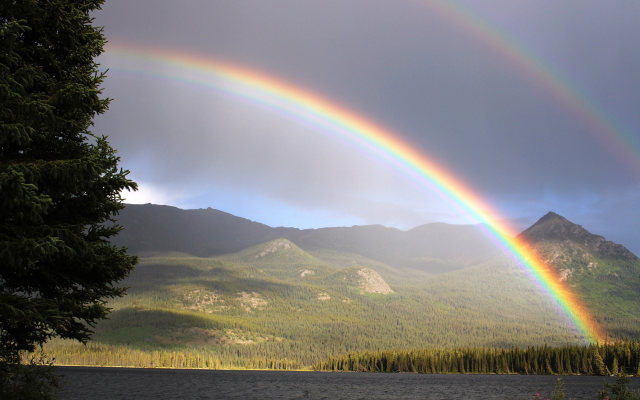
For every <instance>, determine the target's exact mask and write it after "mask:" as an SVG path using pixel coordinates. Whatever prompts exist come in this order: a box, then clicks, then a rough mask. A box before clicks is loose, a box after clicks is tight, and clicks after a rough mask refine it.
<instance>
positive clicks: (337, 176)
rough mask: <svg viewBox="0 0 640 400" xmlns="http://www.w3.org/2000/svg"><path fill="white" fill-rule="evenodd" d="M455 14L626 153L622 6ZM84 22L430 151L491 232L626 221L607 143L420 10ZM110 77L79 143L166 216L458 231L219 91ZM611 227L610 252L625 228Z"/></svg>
mask: <svg viewBox="0 0 640 400" xmlns="http://www.w3.org/2000/svg"><path fill="white" fill-rule="evenodd" d="M463 3H466V4H465V5H464V6H463V7H467V8H466V9H467V10H469V11H470V12H471V13H472V14H475V15H477V16H479V17H480V18H482V19H484V20H486V21H488V22H489V23H490V24H492V25H493V26H495V27H497V29H498V30H499V31H502V32H508V33H509V35H511V37H512V39H513V40H514V43H517V44H518V46H520V47H521V48H522V49H523V51H528V54H529V55H530V56H531V57H534V58H536V59H538V60H541V62H543V63H544V65H546V66H547V67H549V68H550V70H552V71H554V73H556V74H557V76H558V79H560V80H561V81H562V82H565V83H566V84H567V85H570V86H571V87H572V88H574V89H575V90H576V91H577V92H578V93H579V96H580V97H581V98H584V99H588V102H589V104H590V105H591V106H592V107H593V108H594V109H597V110H599V111H600V112H601V113H602V115H603V116H604V118H605V119H607V120H608V121H610V122H612V123H614V124H615V125H616V126H617V128H618V129H619V130H620V132H621V133H622V134H623V135H626V138H625V140H626V141H627V143H629V145H630V146H632V148H635V149H636V151H637V149H640V135H638V134H637V132H638V129H639V127H640V115H639V114H638V113H637V109H636V105H637V104H640V54H639V53H638V52H637V48H638V47H639V45H640V27H639V26H638V24H637V21H638V19H640V6H639V5H638V3H637V2H634V1H621V2H616V3H615V4H611V3H607V4H605V3H603V2H600V1H584V2H581V3H580V7H576V5H575V3H573V2H537V1H525V0H519V1H515V2H514V1H501V2H481V3H478V2H475V1H473V2H461V3H460V4H463ZM96 18H97V23H98V24H101V25H104V26H105V32H106V35H107V37H108V38H109V39H110V40H111V41H114V42H131V43H137V44H139V45H143V46H144V45H148V46H153V47H163V48H174V49H181V50H184V51H191V52H195V53H198V54H201V55H203V56H205V57H212V58H222V59H229V60H233V61H234V62H236V63H239V64H244V65H247V66H249V67H251V68H255V69H257V70H261V71H263V72H264V73H267V74H272V75H274V76H278V77H281V78H282V79H286V80H288V81H291V82H293V83H296V84H298V85H300V86H303V87H306V88H308V89H309V90H311V91H315V92H318V93H320V94H322V95H324V96H326V97H327V98H330V99H333V100H335V101H338V102H339V103H341V104H344V105H345V106H347V107H349V108H351V109H353V110H354V111H356V112H358V113H361V114H362V115H365V116H368V117H370V118H372V119H373V120H375V121H377V122H380V123H381V124H383V125H384V126H387V127H388V128H390V129H392V130H394V131H395V132H397V134H398V135H399V136H400V137H402V138H403V139H404V140H406V141H408V142H410V143H412V144H413V145H414V146H415V147H416V148H418V149H420V151H422V152H424V153H425V154H429V155H430V156H431V157H433V159H434V160H436V161H437V162H439V163H441V164H442V165H444V166H445V167H446V168H447V169H449V170H451V171H452V172H453V173H455V174H456V175H457V176H459V177H460V178H461V179H462V180H463V181H465V182H468V183H469V184H470V185H471V186H472V187H473V188H475V189H476V190H477V191H478V192H479V193H480V194H481V196H482V197H484V198H486V199H487V200H488V201H489V202H490V203H491V204H493V205H494V206H495V207H496V208H497V209H499V210H501V211H503V212H504V213H505V214H507V215H506V217H509V218H521V219H522V220H526V219H527V218H531V217H532V216H535V215H538V214H539V213H540V212H546V211H547V210H549V209H556V210H557V211H558V212H561V213H562V210H566V211H568V212H569V213H571V210H576V209H579V208H584V209H585V211H584V212H581V213H575V212H574V214H575V215H576V219H577V220H576V222H579V223H580V222H581V221H580V220H579V219H582V220H583V221H591V222H589V223H590V224H591V226H593V227H594V230H595V231H596V232H597V231H598V230H600V231H607V232H611V235H612V236H615V234H614V233H613V232H612V229H609V228H608V227H609V223H610V221H633V222H638V220H639V219H640V211H639V210H637V207H634V206H633V205H632V203H633V201H632V200H625V201H626V203H624V204H625V206H626V207H621V204H617V203H616V201H621V200H619V199H620V198H624V199H636V198H637V196H638V193H640V188H639V187H638V181H639V178H640V171H637V170H636V171H634V170H633V169H632V168H630V167H629V166H628V165H627V164H625V163H624V162H623V160H621V158H620V156H619V154H617V153H616V151H615V150H614V151H612V150H610V149H609V148H608V147H607V146H606V144H607V141H608V140H610V138H609V139H607V138H604V139H603V138H602V137H601V136H598V135H599V134H598V133H596V134H595V135H594V133H593V132H592V131H593V127H590V126H589V125H588V124H586V123H585V119H584V118H583V116H581V115H575V114H572V113H571V112H569V109H568V108H567V107H565V106H563V103H562V102H561V101H558V99H557V98H556V97H554V94H553V92H552V91H550V90H549V88H548V86H546V83H544V82H540V81H537V80H535V79H532V77H531V75H530V74H528V73H527V72H526V70H523V69H522V68H521V66H519V65H518V64H517V62H516V63H514V62H513V61H512V60H511V61H510V60H509V59H508V58H505V57H504V56H503V55H502V54H501V53H500V52H498V51H496V49H495V47H492V45H491V43H490V42H487V41H485V40H482V38H481V37H477V35H476V36H475V37H474V35H473V34H472V31H470V30H468V29H465V27H464V26H462V25H460V24H459V23H457V22H456V21H455V20H454V19H451V18H449V17H447V16H446V15H445V14H442V13H440V12H439V11H438V9H437V7H434V6H433V4H432V3H430V2H429V1H425V2H409V1H407V2H403V1H395V2H389V1H382V0H379V1H363V0H362V1H360V0H359V1H349V2H345V1H337V0H336V1H322V2H299V1H294V0H274V1H270V2H264V1H257V0H256V1H215V2H210V1H204V0H202V1H195V0H190V1H181V2H174V1H157V0H137V1H134V2H131V1H126V0H111V1H109V2H108V3H107V4H106V5H105V7H104V10H103V11H102V12H100V13H98V14H96ZM110 67H111V71H110V73H109V76H110V77H109V79H108V80H107V81H106V82H105V92H106V94H108V95H109V96H111V97H113V98H114V99H115V100H114V103H113V104H112V107H111V110H110V111H109V112H108V113H107V114H106V115H104V116H101V117H100V118H99V119H98V121H97V125H96V129H97V130H98V131H99V132H104V133H107V134H109V135H110V137H111V140H112V142H113V144H114V146H115V147H116V148H118V150H119V152H120V154H121V155H122V157H123V160H124V162H125V165H127V166H128V167H129V168H131V169H132V171H133V173H134V176H135V177H136V179H138V180H140V181H141V182H145V183H147V184H153V185H155V186H154V187H156V188H161V187H164V188H165V189H166V191H167V192H171V193H173V194H174V196H173V197H172V198H175V197H176V196H177V195H176V193H181V195H180V196H182V197H181V198H183V200H182V204H191V205H199V206H208V205H211V206H215V204H217V203H220V202H221V203H224V204H234V201H233V200H232V199H233V198H238V199H239V198H240V197H242V196H244V197H246V196H253V197H255V198H256V199H261V200H263V201H264V202H265V204H267V203H268V204H271V206H273V207H274V210H276V209H279V210H280V211H277V212H276V211H274V213H273V214H274V215H276V214H277V215H281V214H282V215H285V214H286V213H285V212H284V211H282V210H286V209H290V210H297V211H295V212H293V211H292V214H291V215H294V214H295V215H303V214H304V213H305V212H308V215H310V216H312V217H309V219H308V220H305V221H303V220H304V218H302V217H300V218H301V221H300V224H302V225H304V224H314V223H316V224H322V220H323V218H327V219H328V220H331V221H340V219H341V218H342V219H343V220H344V221H356V222H358V223H382V224H387V225H398V226H404V227H409V226H413V225H417V224H419V223H422V222H428V221H435V220H445V221H448V222H464V221H461V220H460V217H459V212H458V210H457V209H455V208H452V207H451V206H450V205H449V204H448V202H447V201H443V200H442V199H440V198H439V196H438V195H436V194H434V193H433V192H432V191H430V190H428V189H427V190H425V189H424V188H420V187H418V186H417V185H416V184H415V183H413V182H412V181H411V180H410V179H408V178H407V176H406V175H405V174H403V173H401V172H400V171H398V170H397V169H394V168H390V167H389V164H387V163H384V162H381V160H380V159H379V158H377V157H375V156H372V155H371V154H368V153H366V152H363V151H361V150H360V149H359V148H358V147H357V146H355V147H354V146H353V145H350V144H348V143H345V142H342V141H340V140H337V139H335V138H334V137H332V136H331V135H328V134H327V133H326V132H319V131H318V130H317V129H314V128H313V127H310V126H308V125H305V124H303V123H300V122H299V121H295V120H291V119H290V118H286V117H285V116H283V115H280V114H278V113H277V112H274V111H273V110H269V109H265V108H261V107H258V106H256V105H255V104H251V103H247V102H245V101H242V100H241V99H238V98H234V96H230V95H228V94H224V93H220V92H215V91H213V90H204V89H202V88H198V87H194V86H190V85H187V84H181V83H179V82H172V81H169V80H165V79H158V78H153V77H150V76H134V75H132V74H128V73H125V72H123V71H119V70H118V68H117V66H110ZM636 156H637V157H640V153H637V154H636ZM623 192H624V193H625V195H624V196H621V195H620V193H623ZM234 196H235V197H234ZM165 197H167V196H165ZM169 197H171V196H169ZM223 198H224V199H226V200H224V201H222V200H220V199H223ZM588 199H597V201H594V202H593V204H592V203H589V200H588ZM585 202H587V203H589V204H592V205H590V206H589V207H587V206H584V204H585ZM205 203H209V204H205ZM236 203H237V204H246V205H247V206H246V207H249V205H250V206H251V207H258V205H257V204H256V203H254V202H253V201H250V200H246V199H243V200H238V201H236ZM613 204H617V206H614V205H613ZM227 211H230V212H233V211H234V209H229V210H227ZM243 212H245V215H244V216H247V217H253V218H258V217H261V218H262V217H263V216H264V215H265V213H267V212H266V211H264V210H260V211H255V210H254V211H252V210H249V209H247V208H243ZM297 213H300V214H297ZM254 215H255V217H254ZM568 217H570V216H569V215H568ZM312 220H313V221H312ZM598 221H600V222H598ZM585 225H586V224H585ZM619 226H620V230H621V231H623V232H627V233H625V234H623V235H619V236H617V237H620V238H621V239H620V240H622V239H624V238H625V237H627V236H628V235H630V234H629V233H628V232H630V230H631V226H630V224H619ZM635 246H637V247H636V249H638V250H640V245H638V244H635ZM636 251H637V250H636Z"/></svg>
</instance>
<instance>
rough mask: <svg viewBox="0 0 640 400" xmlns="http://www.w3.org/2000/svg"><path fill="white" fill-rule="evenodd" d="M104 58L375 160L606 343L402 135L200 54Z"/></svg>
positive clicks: (510, 239) (499, 225) (482, 210)
mask: <svg viewBox="0 0 640 400" xmlns="http://www.w3.org/2000/svg"><path fill="white" fill-rule="evenodd" d="M102 57H103V58H102V59H101V60H100V62H102V63H104V64H108V66H109V67H111V68H116V69H123V70H128V71H133V72H142V73H145V74H149V73H151V74H156V75H159V76H163V77H168V78H171V79H178V80H181V81H185V82H190V83H193V84H197V85H204V86H207V87H211V88H215V89H217V90H222V91H225V92H229V93H232V94H234V95H239V96H242V97H245V98H248V99H250V100H251V101H252V102H258V103H260V104H264V105H266V106H269V107H272V108H273V109H276V110H278V111H280V112H283V113H285V114H286V115H288V116H291V117H293V118H297V119H300V120H303V121H306V122H308V123H310V124H313V125H317V126H320V127H321V128H323V131H325V132H329V133H332V134H334V135H336V136H339V137H341V138H343V139H346V140H349V141H351V142H353V143H356V144H357V146H359V147H364V148H365V149H367V150H369V151H373V152H375V153H376V154H377V155H379V156H380V157H383V158H384V159H385V160H387V161H390V162H392V163H393V164H394V165H395V166H397V167H399V168H401V169H402V170H403V171H405V172H406V173H408V174H410V175H411V176H412V177H413V178H414V179H416V180H418V182H420V183H421V184H423V185H427V186H428V187H430V188H432V189H435V190H436V192H437V193H439V194H441V195H443V196H445V197H446V198H448V199H449V200H450V202H451V203H453V204H455V205H457V206H458V207H459V208H461V209H463V210H464V211H465V212H466V213H468V214H469V215H470V216H472V217H473V218H475V219H476V220H477V221H478V222H481V223H482V224H484V226H485V227H486V229H488V231H489V232H490V234H491V235H492V236H493V237H494V238H495V239H497V241H498V242H499V243H500V244H502V245H503V246H504V247H505V248H506V249H508V251H509V252H510V253H511V254H512V255H513V256H514V258H515V259H516V260H517V261H518V264H519V265H521V266H522V268H523V269H524V270H525V272H527V273H528V274H529V275H530V277H531V278H532V279H533V280H534V281H535V282H537V283H538V284H539V285H540V286H541V287H542V288H543V290H544V291H545V292H546V293H548V294H549V295H550V296H551V297H552V298H553V299H554V300H555V302H556V303H557V304H558V306H559V307H560V308H561V309H562V310H563V312H564V313H565V314H566V315H567V316H568V317H569V319H570V320H571V321H572V323H573V324H574V325H575V327H576V328H577V330H578V331H579V332H580V334H581V335H582V336H583V337H584V338H585V339H586V340H588V341H590V342H603V341H604V338H605V335H604V332H603V330H602V329H601V328H600V327H599V326H598V323H597V322H596V320H595V319H594V318H593V317H592V316H591V314H590V312H589V310H588V309H587V307H586V306H585V305H584V304H582V303H581V302H580V300H579V299H578V298H577V297H576V295H575V294H574V293H573V292H572V290H571V289H570V288H569V287H568V286H567V285H565V284H564V283H563V282H562V281H561V280H560V279H559V276H558V275H557V274H556V272H555V271H554V270H553V269H552V268H550V267H549V266H547V265H546V264H545V263H544V262H543V261H542V260H541V259H540V257H539V256H538V255H537V254H535V252H534V251H532V250H531V249H530V248H529V247H528V246H527V243H525V242H524V241H522V240H520V239H518V238H517V237H516V234H517V232H516V231H515V230H514V229H513V228H512V227H511V226H509V225H507V224H506V223H505V222H502V220H500V219H498V218H497V216H499V214H498V213H497V212H496V211H495V210H493V209H492V208H491V207H489V205H488V204H486V203H485V202H484V201H483V200H482V199H481V198H480V197H479V196H478V195H477V194H476V193H474V192H473V191H472V190H471V189H470V188H469V187H468V185H465V184H464V183H463V182H461V181H460V180H459V179H458V178H456V177H455V176H453V175H452V174H450V173H449V172H448V171H447V170H445V169H444V168H443V167H442V166H440V165H438V164H436V163H435V162H433V161H432V160H431V159H430V158H428V157H426V156H425V155H424V154H423V153H420V152H418V151H416V149H414V148H413V147H412V146H411V144H410V143H407V142H405V141H402V140H401V139H399V138H400V135H398V134H397V133H394V132H393V131H391V130H389V129H386V128H384V127H382V126H380V125H378V124H376V123H374V122H373V121H371V120H369V119H366V118H364V117H362V116H360V115H357V114H356V113H354V112H352V111H350V110H349V109H347V108H345V107H343V106H341V105H339V104H337V103H335V102H332V101H329V100H328V99H325V98H323V97H321V96H319V95H317V94H314V93H311V92H308V91H305V90H304V89H302V88H300V87H297V86H294V85H292V84H290V83H287V82H284V81H282V80H278V79H276V78H274V77H271V76H267V75H265V74H263V73H260V72H257V71H254V70H251V69H248V68H244V67H241V66H238V65H233V64H229V63H225V62H221V61H215V60H211V59H208V58H200V57H197V56H195V55H193V54H187V53H180V52H176V51H168V50H160V49H148V48H141V47H135V46H131V45H119V44H110V45H108V46H107V52H106V53H105V55H104V56H102Z"/></svg>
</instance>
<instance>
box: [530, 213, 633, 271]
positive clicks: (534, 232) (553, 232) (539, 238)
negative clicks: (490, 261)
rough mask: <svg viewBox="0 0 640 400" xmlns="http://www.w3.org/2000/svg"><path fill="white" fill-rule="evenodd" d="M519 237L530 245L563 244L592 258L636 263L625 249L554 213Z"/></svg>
mask: <svg viewBox="0 0 640 400" xmlns="http://www.w3.org/2000/svg"><path fill="white" fill-rule="evenodd" d="M519 236H520V237H521V238H524V239H525V240H526V241H527V242H529V243H532V244H538V245H540V244H542V243H556V244H558V245H559V244H561V243H563V244H565V245H567V246H571V247H572V248H574V249H576V250H577V249H582V250H583V251H584V252H587V253H589V255H591V256H594V257H604V258H614V259H618V260H624V261H638V257H637V256H636V255H635V254H633V253H632V252H630V251H629V250H627V248H626V247H624V246H622V245H620V244H617V243H613V242H610V241H608V240H606V239H605V238H603V237H602V236H599V235H594V234H592V233H590V232H588V231H587V230H586V229H584V228H583V227H582V226H581V225H577V224H574V223H573V222H571V221H569V220H567V219H566V218H564V217H563V216H560V215H558V214H556V213H554V212H549V213H547V214H546V215H545V216H543V217H542V218H540V219H539V220H538V221H537V222H536V223H535V224H533V225H532V226H530V227H529V228H527V229H526V230H525V231H524V232H522V233H521V234H520V235H519ZM572 253H573V252H571V254H572ZM558 255H559V256H560V254H558Z"/></svg>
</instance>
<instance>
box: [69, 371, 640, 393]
mask: <svg viewBox="0 0 640 400" xmlns="http://www.w3.org/2000/svg"><path fill="white" fill-rule="evenodd" d="M56 369H57V371H59V373H60V374H61V375H62V376H63V379H64V390H63V392H62V393H61V396H60V398H61V399H74V400H75V399H78V400H80V399H82V400H84V399H92V400H101V399H105V400H107V399H109V400H111V399H136V400H138V399H139V400H146V399H154V400H155V399H203V400H204V399H367V400H369V399H483V400H486V399H533V397H534V396H535V394H536V392H539V393H540V395H541V397H542V398H544V396H547V395H549V393H550V392H551V391H552V390H553V387H554V385H555V382H556V378H557V377H555V376H531V375H529V376H525V375H418V374H374V373H331V372H280V371H277V372H275V371H203V370H166V369H133V368H85V367H57V368H56ZM562 379H563V381H564V389H565V393H566V394H567V397H568V398H574V399H595V398H597V392H598V391H599V390H601V389H602V384H603V382H604V378H602V377H591V376H565V377H562ZM607 381H608V382H610V383H612V382H614V379H613V378H607ZM631 387H633V388H635V389H637V388H638V387H640V379H639V378H632V381H631Z"/></svg>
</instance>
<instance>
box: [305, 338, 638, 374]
mask: <svg viewBox="0 0 640 400" xmlns="http://www.w3.org/2000/svg"><path fill="white" fill-rule="evenodd" d="M314 368H315V369H317V370H322V371H361V372H417V373H425V374H428V373H431V374H441V373H477V374H543V375H544V374H549V375H553V374H562V375H603V376H605V375H619V374H625V375H640V341H638V340H636V341H624V342H616V343H604V344H592V345H589V346H579V345H566V346H561V347H548V346H542V347H527V348H517V347H514V348H510V349H503V348H458V349H420V350H388V351H377V352H361V353H353V352H352V353H347V354H344V355H341V356H338V357H332V358H329V359H328V360H326V361H324V362H321V363H318V364H317V365H315V366H314Z"/></svg>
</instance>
